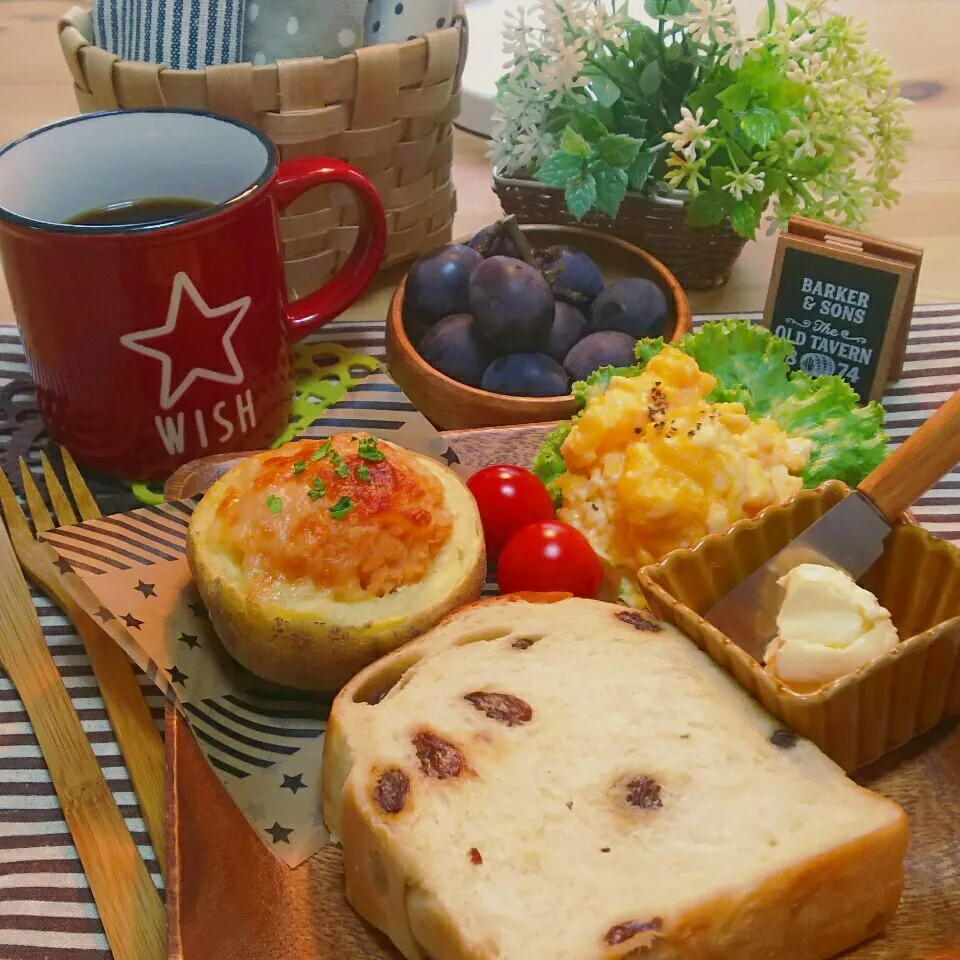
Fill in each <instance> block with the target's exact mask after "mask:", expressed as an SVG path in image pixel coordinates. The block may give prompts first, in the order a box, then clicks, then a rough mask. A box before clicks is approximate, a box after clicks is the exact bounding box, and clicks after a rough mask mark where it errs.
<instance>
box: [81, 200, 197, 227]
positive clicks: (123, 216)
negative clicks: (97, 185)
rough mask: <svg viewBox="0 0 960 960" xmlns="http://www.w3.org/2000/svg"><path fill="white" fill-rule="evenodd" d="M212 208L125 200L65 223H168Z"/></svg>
mask: <svg viewBox="0 0 960 960" xmlns="http://www.w3.org/2000/svg"><path fill="white" fill-rule="evenodd" d="M212 206H213V204H212V203H211V202H210V201H209V200H195V199H193V198H192V197H150V198H147V199H144V200H125V201H124V202H122V203H110V204H107V205H106V206H104V207H94V208H93V209H92V210H84V211H83V212H82V213H75V214H74V215H73V216H72V217H68V218H67V219H66V220H65V221H64V222H65V223H70V224H74V225H77V226H87V227H108V226H129V225H130V224H136V223H167V222H168V221H170V220H180V219H182V218H183V217H186V216H188V215H189V214H191V213H197V211H199V210H206V209H207V208H208V207H212Z"/></svg>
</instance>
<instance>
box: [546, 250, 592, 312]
mask: <svg viewBox="0 0 960 960" xmlns="http://www.w3.org/2000/svg"><path fill="white" fill-rule="evenodd" d="M540 267H541V269H542V270H543V271H544V273H546V274H547V278H548V279H549V280H550V283H551V285H552V287H553V292H554V293H555V294H556V295H557V296H561V297H562V296H563V295H564V294H571V293H572V294H574V295H575V296H578V297H582V298H583V300H584V301H585V305H589V304H590V303H592V302H593V301H594V300H596V298H597V297H599V296H600V294H601V293H603V274H602V273H601V272H600V268H599V267H598V266H597V265H596V264H595V263H594V262H593V261H592V260H591V259H590V258H589V257H588V256H587V255H586V254H585V253H584V252H583V251H582V250H574V249H573V248H572V247H550V248H549V249H548V250H545V251H544V252H543V253H542V254H541V257H540ZM554 274H555V275H554ZM577 305H578V306H580V303H578V304H577Z"/></svg>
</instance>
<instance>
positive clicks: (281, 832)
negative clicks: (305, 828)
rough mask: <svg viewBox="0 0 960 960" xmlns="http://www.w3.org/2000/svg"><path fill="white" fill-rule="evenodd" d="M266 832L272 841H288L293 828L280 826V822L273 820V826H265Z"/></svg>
mask: <svg viewBox="0 0 960 960" xmlns="http://www.w3.org/2000/svg"><path fill="white" fill-rule="evenodd" d="M266 833H268V834H270V837H271V839H272V840H273V842H274V843H289V842H290V834H291V833H293V828H292V827H281V826H280V824H279V823H278V822H277V821H276V820H274V821H273V826H272V827H267V828H266Z"/></svg>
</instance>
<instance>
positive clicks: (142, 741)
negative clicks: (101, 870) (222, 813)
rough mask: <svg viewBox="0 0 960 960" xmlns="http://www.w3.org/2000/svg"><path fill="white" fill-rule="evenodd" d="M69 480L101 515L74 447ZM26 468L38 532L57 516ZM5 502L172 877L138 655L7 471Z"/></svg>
mask: <svg viewBox="0 0 960 960" xmlns="http://www.w3.org/2000/svg"><path fill="white" fill-rule="evenodd" d="M60 452H61V454H62V455H63V463H64V467H65V470H66V475H67V482H68V484H69V486H70V489H71V491H72V492H73V496H74V498H75V499H76V502H77V508H78V509H79V511H80V515H81V516H82V517H83V519H84V520H94V519H96V518H97V517H99V516H100V510H99V509H98V507H97V505H96V503H95V502H94V499H93V497H92V496H91V494H90V490H89V488H88V487H87V485H86V483H85V482H84V480H83V477H81V476H80V471H79V470H78V469H77V466H76V464H75V463H74V462H73V458H72V457H71V456H70V454H69V453H68V452H67V451H66V450H64V449H63V448H61V451H60ZM40 462H41V465H42V467H43V475H44V478H45V480H46V483H47V490H48V491H49V494H50V500H51V502H52V504H53V508H54V511H55V512H56V515H57V520H58V521H59V525H60V526H66V525H68V524H73V523H77V516H76V513H75V512H74V510H73V507H72V506H71V504H70V499H69V497H68V496H67V494H66V491H65V490H64V489H63V487H62V486H61V485H60V481H59V480H58V479H57V475H56V473H55V471H54V469H53V466H52V465H51V464H50V461H49V460H48V459H47V457H46V456H45V455H44V454H43V453H41V454H40ZM20 476H21V477H22V479H23V488H24V492H25V493H26V498H27V507H28V509H29V510H30V516H31V517H32V518H33V522H34V525H35V526H36V529H37V534H38V535H39V534H41V533H44V532H45V531H47V530H51V529H52V528H53V527H54V522H53V518H52V517H51V516H50V512H49V511H48V510H47V507H46V504H45V503H44V502H43V497H42V495H41V494H40V490H39V489H38V488H37V485H36V483H35V482H34V480H33V477H32V475H31V474H30V471H29V469H28V467H27V465H26V464H25V463H24V461H23V458H21V459H20ZM0 505H2V507H3V512H4V514H5V515H6V518H7V526H8V527H9V529H10V538H11V540H12V542H13V547H14V550H15V551H16V555H17V559H18V560H19V561H20V564H21V566H22V567H23V569H24V570H25V571H26V572H27V575H28V576H29V577H30V579H31V580H33V581H34V583H36V584H37V585H38V586H39V587H41V589H43V590H44V591H45V592H46V593H47V594H48V595H49V596H50V597H52V598H53V600H54V601H55V602H56V603H57V605H58V606H59V607H60V609H61V610H63V612H64V613H65V614H66V615H67V616H68V617H69V618H70V621H71V622H72V623H73V625H74V627H76V630H77V633H78V634H79V636H80V639H81V640H82V641H83V645H84V647H85V648H86V651H87V656H88V657H89V658H90V663H91V665H92V666H93V673H94V676H95V677H96V679H97V684H98V685H99V687H100V694H101V696H102V697H103V702H104V704H105V705H106V708H107V716H108V717H109V718H110V725H111V726H112V727H113V732H114V735H115V736H116V738H117V743H118V744H119V746H120V752H121V753H122V754H123V760H124V763H125V764H126V767H127V770H128V772H129V773H130V780H131V782H132V784H133V789H134V792H135V793H136V795H137V800H138V801H139V803H140V810H141V812H142V813H143V822H144V824H145V825H146V828H147V833H148V834H149V836H150V842H151V843H152V845H153V851H154V854H155V856H156V858H157V863H158V864H159V865H160V871H161V873H162V874H163V876H164V879H166V875H167V847H166V835H167V831H166V821H165V815H164V814H165V804H164V751H163V741H162V740H161V738H160V733H159V731H158V729H157V726H156V724H155V723H154V721H153V717H152V716H151V715H150V708H149V707H148V706H147V702H146V700H145V699H144V697H143V691H142V690H141V689H140V685H139V684H138V683H137V679H136V677H135V676H134V673H133V669H132V668H131V666H130V661H129V660H128V659H127V656H126V654H125V653H124V652H123V650H121V649H120V647H119V646H118V645H117V643H116V641H115V640H114V639H113V638H112V637H111V636H110V635H109V634H108V633H107V632H106V631H105V630H104V629H103V627H102V626H101V625H100V624H99V623H97V622H96V621H95V620H94V619H93V618H92V617H91V616H90V615H89V614H88V613H87V612H86V611H85V610H84V609H83V608H82V607H81V606H80V605H79V604H78V603H77V601H76V600H74V598H73V597H72V596H71V594H70V593H69V592H68V590H67V588H66V586H65V585H64V583H63V578H62V575H61V573H60V571H59V570H58V569H57V567H56V566H55V563H54V561H55V559H56V557H55V554H54V551H53V548H52V547H51V546H50V545H49V544H44V543H40V542H38V541H37V540H35V539H34V537H33V534H32V533H31V532H30V527H29V525H28V523H27V519H26V517H25V516H24V514H23V511H22V510H21V508H20V505H19V503H18V502H17V498H16V495H15V494H14V492H13V489H12V488H11V486H10V484H9V482H8V481H7V478H6V477H5V476H4V475H3V472H2V471H0Z"/></svg>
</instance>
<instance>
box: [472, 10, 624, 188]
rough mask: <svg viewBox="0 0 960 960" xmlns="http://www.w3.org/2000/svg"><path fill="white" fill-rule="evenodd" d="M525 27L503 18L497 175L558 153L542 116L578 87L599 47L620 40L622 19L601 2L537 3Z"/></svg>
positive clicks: (515, 16) (518, 19) (511, 16)
mask: <svg viewBox="0 0 960 960" xmlns="http://www.w3.org/2000/svg"><path fill="white" fill-rule="evenodd" d="M531 12H532V17H531V20H530V22H528V20H527V17H526V15H525V13H524V11H523V10H520V11H519V12H517V13H508V14H507V26H506V29H505V30H504V31H503V41H504V43H503V50H504V53H505V54H506V55H507V58H508V60H507V62H506V63H505V64H504V68H505V69H506V70H508V71H509V73H508V74H507V76H506V77H504V78H503V80H501V82H500V88H499V90H498V92H497V96H496V100H495V102H494V114H493V145H492V148H491V151H490V155H491V158H492V160H493V165H494V167H496V168H497V169H498V170H499V171H500V172H501V173H505V174H510V173H518V172H520V171H524V170H531V169H535V168H536V167H538V166H539V165H540V164H541V163H543V161H544V160H545V159H546V158H547V157H549V156H550V154H551V153H553V152H554V150H556V149H557V137H556V136H555V135H553V134H551V133H548V132H546V131H545V130H544V129H543V125H544V122H545V120H546V115H547V111H548V110H549V109H550V107H551V106H556V105H557V104H558V103H560V101H562V100H563V99H564V98H565V97H567V96H568V95H569V94H571V93H573V92H574V91H576V90H578V89H579V88H581V87H583V86H585V85H586V83H587V78H586V77H585V76H583V67H584V64H585V63H586V61H587V59H588V58H589V56H590V55H591V54H592V53H594V52H595V51H596V50H597V48H598V47H600V46H602V45H606V44H609V43H617V42H619V41H620V40H621V39H622V33H623V31H622V25H623V20H624V15H623V13H622V12H619V11H617V10H616V9H612V10H611V9H608V7H607V3H606V0H537V2H536V3H535V4H534V5H533V8H532V11H531Z"/></svg>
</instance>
